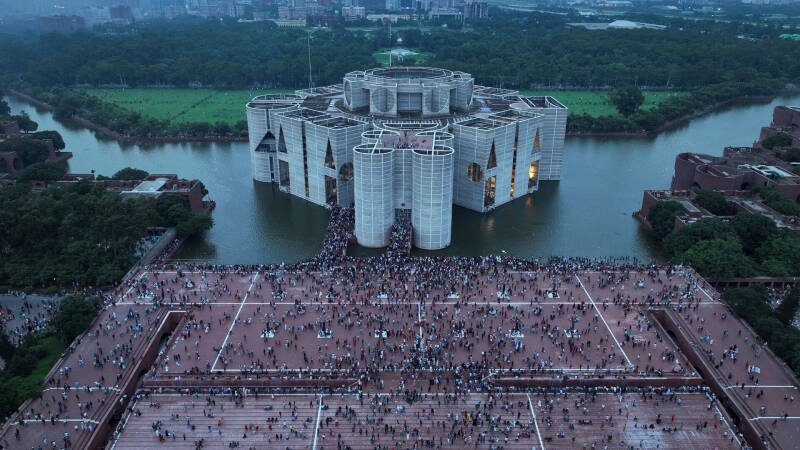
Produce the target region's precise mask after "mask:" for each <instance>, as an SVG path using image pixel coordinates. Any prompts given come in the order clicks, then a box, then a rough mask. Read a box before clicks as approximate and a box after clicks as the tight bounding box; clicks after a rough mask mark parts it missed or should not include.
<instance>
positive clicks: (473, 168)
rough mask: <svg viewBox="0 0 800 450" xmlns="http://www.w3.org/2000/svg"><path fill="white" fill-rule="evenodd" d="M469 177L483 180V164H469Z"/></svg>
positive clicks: (474, 179)
mask: <svg viewBox="0 0 800 450" xmlns="http://www.w3.org/2000/svg"><path fill="white" fill-rule="evenodd" d="M467 179H469V181H481V180H482V179H483V169H481V166H479V165H478V164H476V163H474V162H472V163H469V164H467Z"/></svg>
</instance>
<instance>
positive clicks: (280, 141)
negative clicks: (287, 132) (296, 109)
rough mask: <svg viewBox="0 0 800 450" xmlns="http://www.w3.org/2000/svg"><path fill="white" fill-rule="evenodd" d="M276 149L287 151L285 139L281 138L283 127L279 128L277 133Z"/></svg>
mask: <svg viewBox="0 0 800 450" xmlns="http://www.w3.org/2000/svg"><path fill="white" fill-rule="evenodd" d="M278 151H279V152H283V153H287V152H286V140H285V139H284V138H283V127H281V128H280V131H279V133H278Z"/></svg>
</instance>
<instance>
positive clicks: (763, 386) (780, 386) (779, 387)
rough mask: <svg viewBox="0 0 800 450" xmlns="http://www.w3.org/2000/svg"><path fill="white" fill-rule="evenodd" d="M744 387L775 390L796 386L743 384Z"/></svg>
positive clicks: (794, 387)
mask: <svg viewBox="0 0 800 450" xmlns="http://www.w3.org/2000/svg"><path fill="white" fill-rule="evenodd" d="M744 387H746V388H775V389H795V390H796V389H797V386H794V385H791V384H785V385H760V384H745V385H744ZM741 388H742V385H741V384H736V385H731V386H725V389H741Z"/></svg>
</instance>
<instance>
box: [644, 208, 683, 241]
mask: <svg viewBox="0 0 800 450" xmlns="http://www.w3.org/2000/svg"><path fill="white" fill-rule="evenodd" d="M683 211H684V209H683V206H681V204H680V203H678V202H676V201H674V200H669V201H659V202H657V203H656V204H655V205H653V207H652V208H650V213H649V214H648V215H647V221H648V222H649V223H650V227H651V228H652V230H653V235H654V236H655V237H656V238H657V239H659V240H660V239H664V238H665V237H666V236H667V235H668V234H669V233H670V232H671V231H672V230H673V229H674V228H675V218H676V217H678V215H679V214H680V213H682V212H683Z"/></svg>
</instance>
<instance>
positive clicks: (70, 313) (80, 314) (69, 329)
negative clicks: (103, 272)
mask: <svg viewBox="0 0 800 450" xmlns="http://www.w3.org/2000/svg"><path fill="white" fill-rule="evenodd" d="M101 303H102V302H101V301H100V298H98V297H96V296H85V295H67V296H66V297H64V298H63V299H61V303H60V305H59V308H58V312H57V313H56V315H55V316H54V317H53V321H52V323H53V326H54V327H55V330H56V336H58V338H59V339H60V340H61V342H62V343H64V344H69V343H70V342H72V341H73V339H75V338H76V337H77V336H78V335H79V334H81V333H83V332H84V331H86V328H87V327H88V326H89V324H91V323H92V320H94V318H95V316H97V312H98V311H99V310H100V305H101Z"/></svg>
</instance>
